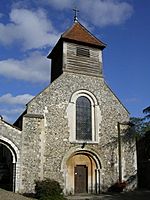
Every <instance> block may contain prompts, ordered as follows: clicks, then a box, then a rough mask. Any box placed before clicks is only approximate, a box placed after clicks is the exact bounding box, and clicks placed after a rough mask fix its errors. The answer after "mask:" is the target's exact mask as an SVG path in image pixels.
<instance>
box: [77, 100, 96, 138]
mask: <svg viewBox="0 0 150 200" xmlns="http://www.w3.org/2000/svg"><path fill="white" fill-rule="evenodd" d="M76 139H77V140H92V113H91V102H90V100H89V99H88V98H87V97H85V96H80V97H78V99H77V101H76Z"/></svg>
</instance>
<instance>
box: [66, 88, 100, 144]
mask: <svg viewBox="0 0 150 200" xmlns="http://www.w3.org/2000/svg"><path fill="white" fill-rule="evenodd" d="M67 118H68V126H69V132H70V137H69V140H70V142H73V143H83V142H86V143H98V142H99V130H100V125H101V120H102V117H101V111H100V107H99V104H98V101H97V99H96V97H95V96H94V95H93V94H92V93H91V92H89V91H87V90H78V91H76V92H75V93H73V94H72V96H71V98H70V102H69V104H68V107H67Z"/></svg>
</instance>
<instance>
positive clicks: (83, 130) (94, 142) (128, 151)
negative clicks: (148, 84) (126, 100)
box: [0, 21, 137, 195]
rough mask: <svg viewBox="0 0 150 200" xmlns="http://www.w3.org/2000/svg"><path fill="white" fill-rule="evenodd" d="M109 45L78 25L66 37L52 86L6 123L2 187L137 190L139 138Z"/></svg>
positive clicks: (54, 59) (54, 63)
mask: <svg viewBox="0 0 150 200" xmlns="http://www.w3.org/2000/svg"><path fill="white" fill-rule="evenodd" d="M105 46H106V45H105V44H104V43H103V42H102V41H100V40H99V39H97V38H96V37H95V36H94V35H92V34H91V33H90V32H89V31H88V30H87V29H86V28H85V27H84V26H82V25H81V24H80V23H79V22H78V21H75V22H74V24H73V25H72V27H71V28H69V29H68V30H67V31H65V32H64V33H63V34H62V35H61V37H60V39H59V41H58V42H57V44H56V46H55V47H54V48H53V50H52V52H51V53H50V54H49V55H48V58H49V59H51V84H50V85H48V87H47V88H45V89H44V90H43V91H42V92H41V93H39V94H38V95H37V96H35V97H34V98H33V99H32V100H31V101H30V102H29V103H28V104H27V107H26V110H25V112H24V113H23V114H22V115H21V116H20V117H19V118H18V119H17V121H16V122H15V123H14V124H13V125H11V124H9V123H7V122H5V121H4V120H3V119H2V118H1V119H0V151H1V158H0V165H1V171H0V175H1V176H0V187H1V186H3V185H4V183H6V182H7V183H8V188H6V189H9V190H13V191H16V192H17V191H19V192H22V193H32V192H34V187H35V181H36V180H43V179H46V178H50V179H55V180H56V181H58V182H59V183H60V184H61V186H62V187H63V189H64V193H65V194H66V195H67V194H77V193H100V192H105V191H107V190H108V189H109V188H110V187H111V186H112V185H114V184H115V183H116V182H118V181H121V182H123V181H126V182H127V183H128V184H127V187H128V189H133V188H135V187H136V178H135V180H131V179H130V178H131V177H133V176H135V177H136V171H137V166H136V145H135V140H134V138H133V137H131V136H130V127H129V125H128V124H125V123H124V122H129V113H128V111H127V110H126V108H125V107H124V106H123V104H122V103H121V102H120V101H119V99H118V98H117V97H116V96H115V94H114V93H113V92H112V90H111V89H110V88H109V87H108V85H107V84H106V83H105V80H104V77H103V70H102V68H103V66H102V64H103V60H102V51H103V49H104V48H105ZM118 133H119V134H118ZM120 133H121V136H120ZM6 166H7V168H6ZM2 169H4V170H3V171H2ZM6 171H7V174H9V176H7V177H5V176H4V175H6ZM3 176H4V177H3ZM3 179H4V180H3ZM129 180H131V181H129ZM5 186H6V184H5Z"/></svg>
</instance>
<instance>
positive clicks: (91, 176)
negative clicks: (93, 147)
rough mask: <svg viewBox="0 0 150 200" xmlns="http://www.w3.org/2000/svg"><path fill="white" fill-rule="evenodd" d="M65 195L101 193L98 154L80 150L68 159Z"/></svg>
mask: <svg viewBox="0 0 150 200" xmlns="http://www.w3.org/2000/svg"><path fill="white" fill-rule="evenodd" d="M65 168H66V169H65V179H66V180H65V193H66V194H79V193H89V194H90V193H96V194H99V193H100V183H101V178H100V177H101V174H100V169H101V163H100V160H99V158H98V156H97V155H96V154H94V153H93V152H90V151H88V150H78V151H75V152H74V153H72V154H71V155H70V156H68V158H67V159H66V165H65Z"/></svg>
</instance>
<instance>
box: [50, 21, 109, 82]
mask: <svg viewBox="0 0 150 200" xmlns="http://www.w3.org/2000/svg"><path fill="white" fill-rule="evenodd" d="M105 47H106V45H105V44H104V43H103V42H102V41H100V40H99V39H97V38H96V37H95V36H94V35H93V34H92V33H90V32H89V31H88V30H87V29H86V28H85V27H84V26H83V25H81V24H80V23H79V22H78V20H77V18H76V20H74V23H73V25H72V26H71V28H69V29H68V30H67V31H65V32H64V33H63V34H62V35H61V37H60V39H59V40H58V42H57V44H56V46H55V47H54V49H53V50H52V51H51V53H50V54H49V55H48V58H49V59H52V63H51V81H54V80H55V79H56V78H58V77H59V76H60V75H61V74H62V73H63V72H70V73H77V74H84V75H88V76H96V77H103V75H102V50H103V49H104V48H105Z"/></svg>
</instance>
